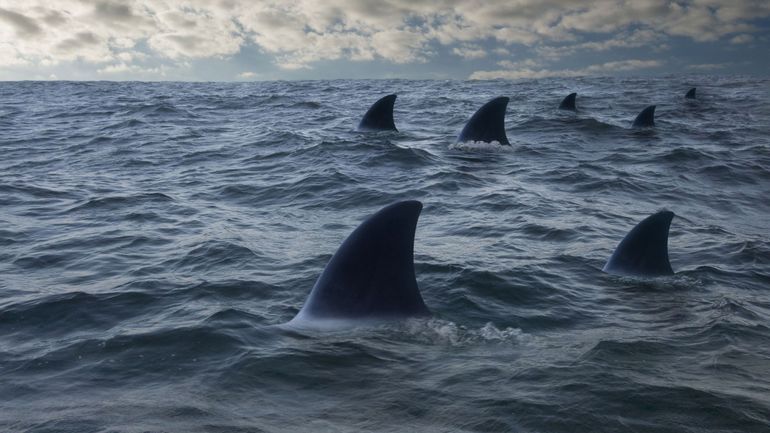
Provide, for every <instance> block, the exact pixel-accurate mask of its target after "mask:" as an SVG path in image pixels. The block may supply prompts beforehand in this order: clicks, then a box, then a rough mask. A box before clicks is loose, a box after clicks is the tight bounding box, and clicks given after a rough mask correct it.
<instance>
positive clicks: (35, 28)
mask: <svg viewBox="0 0 770 433" xmlns="http://www.w3.org/2000/svg"><path fill="white" fill-rule="evenodd" d="M0 20H1V21H5V22H7V23H9V24H10V25H11V26H13V28H14V29H15V30H16V34H17V35H18V36H20V37H29V36H35V35H38V34H40V33H42V31H43V30H42V29H41V28H40V26H39V25H37V23H36V22H35V20H33V19H32V18H30V17H28V16H26V15H22V14H20V13H17V12H13V11H9V10H7V9H3V8H0Z"/></svg>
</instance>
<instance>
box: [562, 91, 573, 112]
mask: <svg viewBox="0 0 770 433" xmlns="http://www.w3.org/2000/svg"><path fill="white" fill-rule="evenodd" d="M575 98H577V93H570V94H569V95H567V96H566V97H564V99H563V100H562V101H561V104H559V110H572V111H577V107H575Z"/></svg>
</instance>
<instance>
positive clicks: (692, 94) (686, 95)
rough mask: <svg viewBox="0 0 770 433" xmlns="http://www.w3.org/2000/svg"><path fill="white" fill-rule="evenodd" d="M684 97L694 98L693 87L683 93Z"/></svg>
mask: <svg viewBox="0 0 770 433" xmlns="http://www.w3.org/2000/svg"><path fill="white" fill-rule="evenodd" d="M684 97H685V98H687V99H695V87H693V88H692V89H690V90H688V91H687V93H686V94H685V95H684Z"/></svg>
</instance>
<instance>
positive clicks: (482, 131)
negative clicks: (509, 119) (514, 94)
mask: <svg viewBox="0 0 770 433" xmlns="http://www.w3.org/2000/svg"><path fill="white" fill-rule="evenodd" d="M507 106H508V98H507V97H505V96H501V97H499V98H495V99H493V100H491V101H489V102H487V103H486V104H484V105H483V106H482V107H481V108H479V109H478V111H476V113H474V114H473V117H471V119H470V120H469V121H468V123H466V124H465V128H463V130H462V132H461V133H460V136H459V137H457V141H458V142H466V141H484V142H487V143H489V142H492V141H497V142H498V143H500V144H508V145H510V144H511V143H510V142H509V141H508V137H507V136H506V135H505V109H506V107H507Z"/></svg>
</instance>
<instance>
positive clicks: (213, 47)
mask: <svg viewBox="0 0 770 433" xmlns="http://www.w3.org/2000/svg"><path fill="white" fill-rule="evenodd" d="M768 16H770V2H768V1H767V0H681V1H676V2H671V1H669V0H639V1H636V0H635V1H630V0H587V1H584V2H575V1H573V0H517V1H515V2H511V1H510V0H487V1H472V2H465V1H458V0H326V1H324V2H319V1H317V0H295V1H291V2H286V1H283V0H89V1H83V0H59V1H56V2H51V1H50V0H29V1H25V2H19V1H17V0H0V49H2V52H3V55H2V59H0V67H25V66H35V65H48V66H51V65H56V64H58V63H61V62H70V61H75V60H81V61H85V62H88V63H92V64H94V65H95V68H98V69H102V70H104V69H107V68H109V66H105V65H119V64H121V63H125V64H131V63H132V62H136V61H144V60H146V59H142V58H141V56H142V55H145V56H151V57H153V58H157V59H159V60H161V61H167V60H171V61H174V62H186V61H189V60H190V59H200V58H227V57H229V56H232V55H234V54H236V53H238V52H239V51H240V50H241V49H242V47H244V46H245V45H254V46H256V47H257V49H259V50H260V51H261V52H263V53H265V54H267V55H269V56H272V58H273V61H274V63H275V64H276V65H278V66H279V67H281V68H284V69H302V68H308V67H312V65H313V64H314V63H316V62H319V61H323V60H338V59H346V60H352V61H370V60H375V59H381V60H385V61H388V62H392V63H413V62H424V61H427V60H429V59H430V58H431V57H433V56H435V55H436V52H438V50H437V49H436V48H437V46H438V45H444V46H447V47H448V48H449V49H450V50H451V52H453V53H454V54H456V55H458V56H461V57H463V58H467V59H479V58H482V57H484V56H486V55H487V54H488V52H494V53H496V54H497V55H507V53H508V52H514V51H515V50H513V49H512V48H513V46H514V45H516V44H521V45H525V46H528V47H531V48H534V49H535V50H536V51H537V52H538V54H539V55H541V56H545V57H549V58H551V59H556V58H559V57H563V56H567V55H572V54H574V53H576V52H578V51H581V50H590V51H609V50H617V49H626V48H638V47H650V48H653V49H661V48H665V46H666V44H665V42H666V40H667V38H668V37H670V36H682V37H686V38H690V39H693V40H696V41H713V40H717V39H720V38H730V37H732V39H731V41H732V42H733V43H736V44H738V43H745V42H750V41H751V38H752V36H751V33H753V32H755V31H756V30H757V29H756V28H755V24H753V23H755V22H756V19H757V18H763V17H768ZM589 35H590V36H591V39H592V41H590V42H586V41H585V38H586V37H588V36H589ZM143 51H146V52H145V53H142V52H143ZM532 71H535V72H536V71H539V70H538V69H532ZM533 73H534V72H533Z"/></svg>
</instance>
